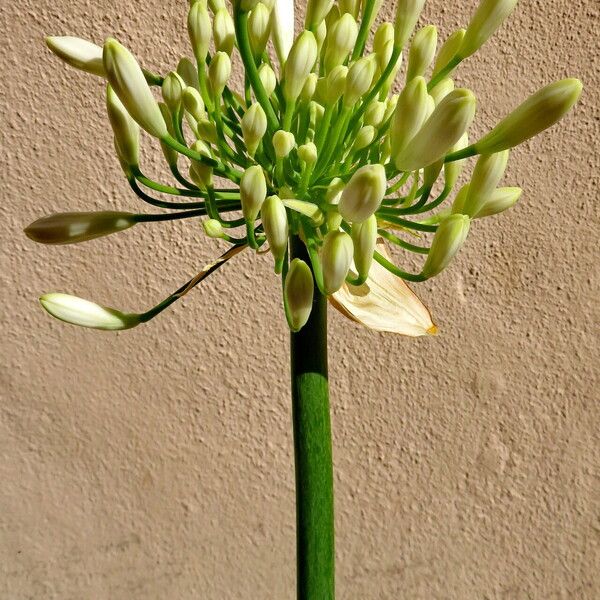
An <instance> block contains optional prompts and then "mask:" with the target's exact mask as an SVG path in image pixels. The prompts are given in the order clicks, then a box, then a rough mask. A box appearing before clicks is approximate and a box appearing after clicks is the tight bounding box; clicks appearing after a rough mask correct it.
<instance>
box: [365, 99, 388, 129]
mask: <svg viewBox="0 0 600 600" xmlns="http://www.w3.org/2000/svg"><path fill="white" fill-rule="evenodd" d="M386 109H387V106H386V103H385V102H379V101H377V100H373V102H371V104H369V106H368V107H367V110H366V111H365V117H364V123H365V125H372V126H373V127H379V126H380V125H381V124H382V123H383V121H384V117H385V111H386Z"/></svg>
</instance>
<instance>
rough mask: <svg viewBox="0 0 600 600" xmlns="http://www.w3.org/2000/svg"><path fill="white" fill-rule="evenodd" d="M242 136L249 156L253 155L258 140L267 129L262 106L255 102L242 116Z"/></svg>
mask: <svg viewBox="0 0 600 600" xmlns="http://www.w3.org/2000/svg"><path fill="white" fill-rule="evenodd" d="M241 127H242V136H243V137H244V143H245V144H246V151H247V152H248V155H249V156H254V153H255V152H256V149H257V148H258V145H259V144H260V141H261V140H262V138H263V136H264V135H265V133H266V131H267V116H266V115H265V111H264V110H263V108H262V106H261V105H260V104H259V103H258V102H255V103H254V104H253V105H252V106H251V107H250V108H249V109H248V110H247V111H246V112H245V113H244V116H243V117H242V121H241Z"/></svg>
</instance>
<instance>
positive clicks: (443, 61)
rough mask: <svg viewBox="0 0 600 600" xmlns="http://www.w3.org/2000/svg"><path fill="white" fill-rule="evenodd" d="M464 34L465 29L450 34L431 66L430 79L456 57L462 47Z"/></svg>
mask: <svg viewBox="0 0 600 600" xmlns="http://www.w3.org/2000/svg"><path fill="white" fill-rule="evenodd" d="M465 33H466V29H457V30H456V31H455V32H454V33H452V34H450V36H449V37H448V39H447V40H446V41H445V42H444V43H443V44H442V47H441V48H440V51H439V52H438V55H437V58H436V59H435V63H434V65H433V72H432V73H431V76H432V77H433V76H435V75H437V74H438V73H439V72H440V71H441V70H442V69H443V68H444V67H446V66H447V65H448V63H449V62H450V61H451V60H452V59H453V58H454V57H455V56H456V54H457V53H458V51H459V50H460V47H461V46H462V43H463V39H464V37H465ZM448 75H450V73H448Z"/></svg>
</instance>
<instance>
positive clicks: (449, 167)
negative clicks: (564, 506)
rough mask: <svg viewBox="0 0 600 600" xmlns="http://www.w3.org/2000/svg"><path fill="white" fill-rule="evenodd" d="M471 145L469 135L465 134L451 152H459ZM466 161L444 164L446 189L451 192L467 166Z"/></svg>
mask: <svg viewBox="0 0 600 600" xmlns="http://www.w3.org/2000/svg"><path fill="white" fill-rule="evenodd" d="M468 145H469V134H468V133H466V132H465V133H464V134H463V135H462V137H461V138H460V140H458V142H456V144H454V146H452V149H451V152H458V151H459V150H462V149H463V148H466V147H467V146H468ZM465 160H466V159H464V158H463V159H462V160H453V161H452V162H447V163H445V164H444V179H445V187H446V188H447V189H449V190H451V189H452V188H453V187H454V186H455V185H456V182H457V181H458V178H459V177H460V174H461V172H462V170H463V167H464V166H465Z"/></svg>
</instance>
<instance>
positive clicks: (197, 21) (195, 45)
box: [187, 2, 212, 65]
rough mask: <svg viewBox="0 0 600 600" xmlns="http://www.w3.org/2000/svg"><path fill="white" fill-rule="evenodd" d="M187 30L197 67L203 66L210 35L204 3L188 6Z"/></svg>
mask: <svg viewBox="0 0 600 600" xmlns="http://www.w3.org/2000/svg"><path fill="white" fill-rule="evenodd" d="M187 28H188V34H189V36H190V43H191V45H192V51H193V53H194V56H195V58H196V62H197V63H198V64H199V65H204V61H205V60H206V55H207V54H208V48H209V46H210V38H211V33H212V24H211V21H210V15H209V14H208V9H207V8H206V2H194V3H193V4H192V5H191V6H190V10H189V12H188V18H187Z"/></svg>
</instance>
